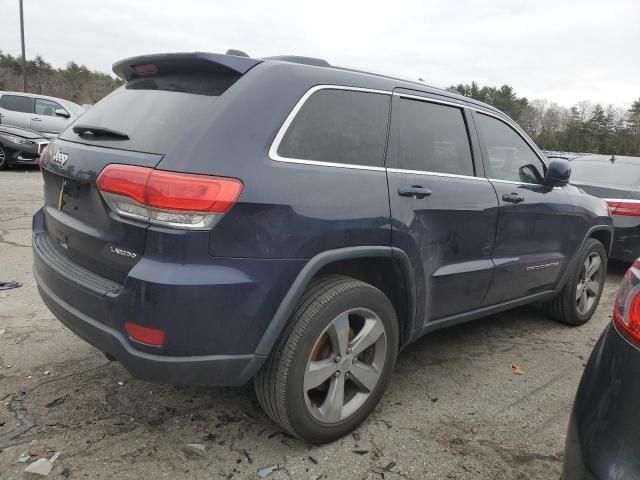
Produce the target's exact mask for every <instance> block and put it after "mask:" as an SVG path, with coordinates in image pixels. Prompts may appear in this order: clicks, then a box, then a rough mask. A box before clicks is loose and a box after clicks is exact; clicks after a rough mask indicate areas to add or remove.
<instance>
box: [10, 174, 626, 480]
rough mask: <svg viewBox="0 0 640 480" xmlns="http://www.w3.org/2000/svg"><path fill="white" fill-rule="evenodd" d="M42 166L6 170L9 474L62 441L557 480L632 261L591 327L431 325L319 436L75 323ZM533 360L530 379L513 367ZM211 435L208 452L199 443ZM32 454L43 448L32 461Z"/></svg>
mask: <svg viewBox="0 0 640 480" xmlns="http://www.w3.org/2000/svg"><path fill="white" fill-rule="evenodd" d="M41 190H42V180H41V176H40V174H39V172H38V171H37V170H11V171H4V172H0V280H5V281H6V280H18V281H20V282H22V283H23V286H22V287H21V288H18V289H14V290H7V291H0V478H1V479H3V480H4V479H19V478H27V477H29V474H25V473H23V470H24V468H25V465H24V464H20V463H17V462H16V459H17V457H18V456H20V455H21V454H22V453H25V452H27V453H29V454H30V455H32V457H33V459H36V458H39V457H50V456H51V455H52V454H53V453H54V452H62V454H61V456H60V457H59V459H58V460H57V461H56V462H55V464H54V468H53V471H52V472H51V473H50V475H49V476H50V477H51V478H60V476H61V475H62V477H69V478H90V479H93V478H141V477H143V476H144V477H147V478H153V479H164V478H167V479H175V478H195V479H216V478H225V479H254V478H259V477H258V475H257V470H258V468H260V467H262V466H265V465H271V464H279V465H280V470H277V471H275V472H273V473H272V474H271V475H270V476H269V477H268V478H269V479H273V480H277V479H296V480H297V479H310V480H316V479H346V478H349V479H381V478H385V479H415V480H417V479H534V478H535V479H537V478H540V479H542V478H544V479H546V478H552V479H557V478H558V477H559V475H560V470H561V466H562V457H563V448H564V437H565V430H566V426H567V421H568V417H569V412H570V409H571V405H572V402H573V396H574V393H575V390H576V387H577V385H578V381H579V379H580V375H581V373H582V370H583V366H584V364H585V361H586V358H587V357H588V355H589V352H590V350H591V348H592V347H593V345H594V344H595V342H596V340H597V338H598V336H599V335H600V332H601V331H602V330H603V328H604V327H605V325H606V324H607V322H609V321H610V318H611V315H610V314H611V311H612V304H613V300H614V295H615V290H616V287H617V284H618V282H619V281H620V278H621V276H622V274H623V273H624V268H623V267H622V266H620V265H610V266H609V275H608V283H607V286H606V288H605V292H604V294H603V297H602V301H601V302H600V307H599V308H598V311H597V312H596V314H595V316H594V317H593V319H592V320H591V321H590V322H589V323H588V324H587V325H585V326H583V327H580V328H568V327H564V326H562V325H559V324H556V323H554V322H553V321H551V320H548V319H546V318H545V317H544V315H543V314H542V313H541V312H540V311H539V310H537V309H536V308H534V307H528V308H521V309H517V310H514V311H511V312H506V313H503V314H500V315H495V316H492V317H489V318H486V319H481V320H477V321H475V322H472V323H468V324H466V325H461V326H457V327H453V328H450V329H448V330H444V331H440V332H436V333H434V334H431V335H429V336H427V337H425V338H423V339H422V340H420V341H418V342H417V343H415V344H413V345H411V346H409V347H408V348H407V349H405V351H404V352H403V353H402V354H401V357H400V359H399V361H398V366H397V369H396V372H395V376H394V379H393V381H392V383H391V385H390V387H389V390H388V392H387V394H386V395H385V396H384V398H383V400H382V402H381V404H380V405H379V406H378V408H377V409H376V411H375V412H374V413H373V415H371V417H370V418H369V419H368V420H367V421H366V422H365V423H364V424H362V425H361V426H360V428H359V429H358V431H356V432H354V433H353V435H350V436H348V437H346V438H344V439H342V440H340V441H337V442H335V443H332V444H329V445H325V446H321V447H316V446H310V445H306V444H304V443H301V442H299V441H297V440H295V439H292V438H289V437H288V436H287V435H285V434H283V433H282V432H281V431H280V430H279V428H278V427H277V426H276V425H275V424H273V423H272V422H271V421H270V420H269V419H268V418H267V417H266V416H265V415H264V414H263V413H262V411H261V410H260V408H259V407H258V405H257V402H256V400H255V397H254V395H253V390H252V388H251V386H250V385H247V386H245V387H242V388H237V389H231V388H184V387H172V386H166V385H155V384H150V383H145V382H141V381H138V380H135V379H133V378H131V376H130V375H129V374H128V373H127V372H126V371H125V370H124V369H123V368H122V367H121V366H120V365H119V364H118V363H116V362H109V361H107V360H106V359H105V357H104V356H103V355H102V354H101V353H99V352H98V351H96V350H94V349H93V348H92V347H91V346H89V345H88V344H86V343H84V342H83V341H82V340H80V339H79V338H78V337H76V336H75V335H73V334H71V333H70V332H68V331H67V330H66V329H65V328H64V327H63V326H62V325H61V324H60V323H59V322H58V321H57V320H55V319H54V318H53V316H52V315H51V313H50V312H49V311H48V310H47V309H46V308H45V307H44V305H43V304H42V302H41V300H40V298H39V296H38V294H37V291H36V287H35V282H34V280H33V277H32V274H31V263H32V258H31V255H32V254H31V247H30V245H31V234H30V231H31V229H30V227H31V215H32V213H33V212H34V211H35V210H37V208H38V207H39V206H40V204H41V202H42V200H41V199H42V192H41ZM512 364H515V365H517V366H519V367H520V368H521V369H522V370H523V372H524V373H523V374H522V375H515V374H514V373H513V372H512V369H511V368H510V365H512ZM189 443H201V444H203V445H205V451H204V453H202V454H201V455H199V454H197V453H196V454H195V455H194V454H189V452H187V453H185V451H184V445H185V444H189ZM31 461H33V460H31Z"/></svg>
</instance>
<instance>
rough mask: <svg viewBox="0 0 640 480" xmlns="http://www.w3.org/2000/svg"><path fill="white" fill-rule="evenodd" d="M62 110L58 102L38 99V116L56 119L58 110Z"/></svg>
mask: <svg viewBox="0 0 640 480" xmlns="http://www.w3.org/2000/svg"><path fill="white" fill-rule="evenodd" d="M58 109H61V110H64V108H62V106H61V105H60V104H58V103H56V102H52V101H51V100H44V99H42V98H37V99H36V114H37V115H45V116H48V117H55V116H56V110H58Z"/></svg>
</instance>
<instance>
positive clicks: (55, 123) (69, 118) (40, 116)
mask: <svg viewBox="0 0 640 480" xmlns="http://www.w3.org/2000/svg"><path fill="white" fill-rule="evenodd" d="M85 111H86V109H85V108H83V107H81V106H80V105H78V104H76V103H73V102H70V101H68V100H63V99H62V98H55V97H47V96H45V95H36V94H33V93H22V92H3V91H0V124H2V125H11V126H14V127H21V128H28V129H31V130H35V131H36V132H40V133H43V134H45V135H46V136H49V137H52V136H56V135H58V134H59V133H60V132H62V131H63V130H64V129H65V128H67V127H68V126H69V125H70V124H71V123H73V122H74V121H75V120H76V119H77V118H78V117H79V116H80V115H82V114H83V113H84V112H85Z"/></svg>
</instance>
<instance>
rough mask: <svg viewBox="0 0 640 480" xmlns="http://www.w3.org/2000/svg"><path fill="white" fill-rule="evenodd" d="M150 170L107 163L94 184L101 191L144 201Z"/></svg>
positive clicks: (140, 201) (139, 201)
mask: <svg viewBox="0 0 640 480" xmlns="http://www.w3.org/2000/svg"><path fill="white" fill-rule="evenodd" d="M151 172H152V170H151V169H150V168H145V167H134V166H131V165H107V167H106V168H105V169H104V170H103V171H102V173H100V176H99V177H98V180H97V181H96V185H98V188H99V189H100V191H101V192H108V193H115V194H116V195H123V196H125V197H129V198H131V199H133V200H135V201H136V202H138V203H145V202H144V197H145V186H146V185H147V179H148V178H149V175H150V174H151Z"/></svg>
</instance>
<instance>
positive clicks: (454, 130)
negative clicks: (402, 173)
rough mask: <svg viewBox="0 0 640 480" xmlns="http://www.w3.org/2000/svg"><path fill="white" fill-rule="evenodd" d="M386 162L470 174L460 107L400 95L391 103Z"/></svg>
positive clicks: (469, 154)
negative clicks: (389, 138)
mask: <svg viewBox="0 0 640 480" xmlns="http://www.w3.org/2000/svg"><path fill="white" fill-rule="evenodd" d="M392 115H393V119H392V138H391V142H390V148H389V160H388V162H387V166H389V167H393V168H401V169H406V170H420V171H427V172H436V173H448V174H455V175H469V176H471V175H473V174H474V171H473V160H472V157H471V148H470V146H469V135H468V133H467V127H466V124H465V121H464V116H463V112H462V109H460V108H457V107H450V106H446V105H440V104H437V103H429V102H425V101H420V100H411V99H405V98H400V99H399V100H398V101H397V104H394V107H393V113H392Z"/></svg>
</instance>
